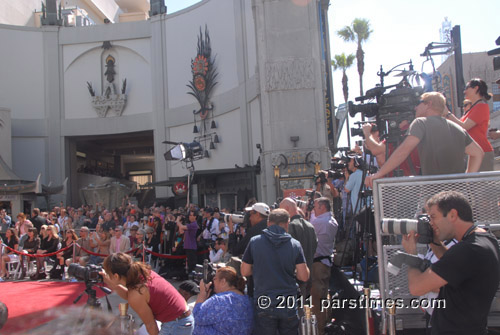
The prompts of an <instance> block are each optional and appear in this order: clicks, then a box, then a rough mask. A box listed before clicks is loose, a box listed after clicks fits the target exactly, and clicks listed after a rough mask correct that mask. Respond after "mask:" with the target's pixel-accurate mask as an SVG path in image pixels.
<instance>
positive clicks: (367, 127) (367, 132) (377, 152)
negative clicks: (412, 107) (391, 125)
mask: <svg viewBox="0 0 500 335" xmlns="http://www.w3.org/2000/svg"><path fill="white" fill-rule="evenodd" d="M409 126H410V124H409V122H408V121H407V120H402V121H401V122H400V123H399V126H398V127H399V131H400V134H398V137H397V138H398V143H399V142H402V141H403V140H404V139H405V137H406V133H407V131H408V128H409ZM363 134H364V137H365V147H366V149H368V150H370V152H371V153H372V154H373V155H374V156H375V158H376V159H377V163H378V166H379V167H381V166H382V165H384V163H385V159H386V154H387V149H389V155H391V154H392V153H393V152H394V147H395V146H394V144H393V143H392V142H387V140H383V141H381V140H380V138H379V131H378V129H377V128H376V126H375V125H373V124H371V123H365V124H363ZM399 168H400V169H401V173H398V174H397V173H395V174H394V175H395V176H396V175H398V176H400V175H404V176H412V175H413V176H414V175H418V174H420V159H419V157H418V150H417V149H416V148H415V149H413V151H412V152H411V154H410V156H409V157H408V158H407V159H405V160H404V161H403V162H402V163H401V165H400V166H399ZM389 176H390V177H392V172H391V173H389Z"/></svg>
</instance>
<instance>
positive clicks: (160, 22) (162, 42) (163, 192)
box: [151, 14, 170, 198]
mask: <svg viewBox="0 0 500 335" xmlns="http://www.w3.org/2000/svg"><path fill="white" fill-rule="evenodd" d="M166 43H167V42H166V14H159V15H155V16H153V17H151V69H153V70H152V71H151V77H152V81H153V85H152V87H153V114H154V118H155V120H154V121H155V122H154V125H153V127H154V131H153V134H154V150H155V174H154V175H155V181H161V180H166V179H167V178H168V176H170V173H168V171H167V162H166V161H165V158H164V157H163V154H164V153H165V151H166V148H167V147H166V145H165V144H163V143H162V142H163V141H165V139H166V129H167V122H168V121H167V117H166V113H167V106H168V102H167V97H168V92H167V90H168V88H167V73H166V72H167V56H166V55H167V51H166V50H167V46H166ZM155 191H156V197H158V198H163V197H166V196H168V188H167V187H156V188H155Z"/></svg>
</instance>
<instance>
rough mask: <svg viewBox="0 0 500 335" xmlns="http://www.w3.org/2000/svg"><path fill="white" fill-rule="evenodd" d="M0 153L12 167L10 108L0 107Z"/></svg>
mask: <svg viewBox="0 0 500 335" xmlns="http://www.w3.org/2000/svg"><path fill="white" fill-rule="evenodd" d="M0 155H1V156H2V159H3V161H4V162H5V163H7V165H8V166H9V167H10V168H11V169H12V122H11V114H10V109H7V108H1V107H0Z"/></svg>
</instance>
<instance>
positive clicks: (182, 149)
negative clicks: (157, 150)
mask: <svg viewBox="0 0 500 335" xmlns="http://www.w3.org/2000/svg"><path fill="white" fill-rule="evenodd" d="M163 143H169V144H175V145H174V147H173V148H172V149H170V150H168V151H167V152H165V154H164V155H163V157H164V158H165V160H167V161H172V160H179V161H183V160H189V159H191V160H198V159H202V158H203V148H202V147H201V144H200V143H198V142H191V143H175V142H168V141H165V142H163Z"/></svg>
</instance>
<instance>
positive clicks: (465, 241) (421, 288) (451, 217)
mask: <svg viewBox="0 0 500 335" xmlns="http://www.w3.org/2000/svg"><path fill="white" fill-rule="evenodd" d="M426 206H427V208H428V213H429V216H430V224H431V226H432V229H433V236H434V237H433V239H434V240H433V241H432V243H431V244H430V245H431V248H432V251H433V252H434V254H435V255H436V256H437V257H438V258H439V260H438V261H437V262H436V263H434V264H432V265H431V267H430V268H428V269H427V270H425V271H424V272H421V271H420V270H419V269H417V268H409V269H408V287H409V289H410V293H411V294H412V295H416V296H419V295H423V294H425V293H427V292H430V291H436V290H438V289H439V295H438V299H444V301H445V302H446V308H436V309H434V312H433V314H432V319H431V325H432V334H445V333H446V334H486V333H487V329H486V325H487V317H488V312H489V309H490V305H491V302H492V300H493V298H494V296H495V293H496V290H497V288H498V284H499V281H500V262H499V253H500V252H499V249H498V242H497V240H496V238H495V237H494V236H493V235H492V234H491V233H489V232H486V231H485V230H484V229H482V228H478V227H477V226H476V225H475V224H474V223H473V221H472V220H473V218H472V208H471V206H470V204H469V203H468V202H467V199H466V198H465V197H464V196H463V195H462V194H461V193H458V192H455V191H445V192H441V193H438V194H436V195H434V196H433V197H432V198H430V199H429V200H428V201H427V204H426ZM450 239H456V240H457V241H459V242H458V243H457V244H456V245H454V246H453V247H452V248H450V249H447V248H446V247H445V246H444V245H443V243H442V241H445V240H450ZM402 244H403V247H404V249H405V250H406V252H407V253H409V254H414V255H416V254H417V237H416V234H415V232H414V231H412V232H411V233H410V234H409V235H407V236H404V238H403V242H402Z"/></svg>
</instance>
